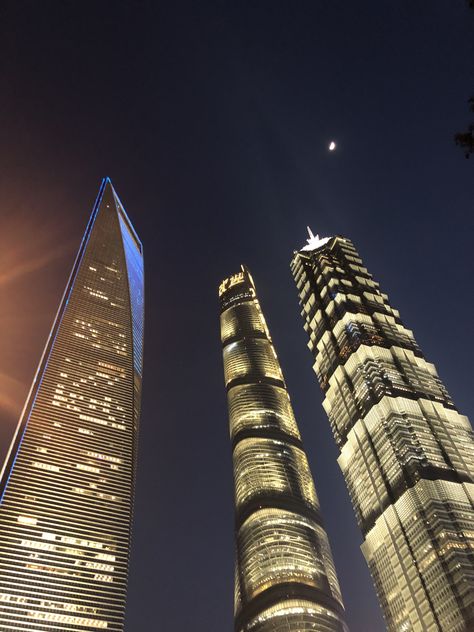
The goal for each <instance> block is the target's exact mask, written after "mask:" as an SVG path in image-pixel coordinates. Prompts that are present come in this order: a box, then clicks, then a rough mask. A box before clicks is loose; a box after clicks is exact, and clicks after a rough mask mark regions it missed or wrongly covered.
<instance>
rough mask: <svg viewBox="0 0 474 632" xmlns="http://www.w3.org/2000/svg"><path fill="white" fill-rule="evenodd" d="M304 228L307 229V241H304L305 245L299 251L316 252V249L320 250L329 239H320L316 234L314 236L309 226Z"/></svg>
mask: <svg viewBox="0 0 474 632" xmlns="http://www.w3.org/2000/svg"><path fill="white" fill-rule="evenodd" d="M306 228H307V229H308V235H309V239H307V240H306V242H307V245H306V246H303V248H302V249H301V250H316V248H321V246H324V244H325V243H327V242H328V241H329V240H330V239H331V238H330V237H320V236H319V235H318V234H316V235H314V234H313V231H312V230H311V228H310V227H309V226H306Z"/></svg>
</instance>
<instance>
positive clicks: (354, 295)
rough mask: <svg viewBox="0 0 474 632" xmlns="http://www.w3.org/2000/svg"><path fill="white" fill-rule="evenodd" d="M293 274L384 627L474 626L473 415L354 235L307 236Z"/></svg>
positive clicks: (400, 631) (431, 631) (458, 630)
mask: <svg viewBox="0 0 474 632" xmlns="http://www.w3.org/2000/svg"><path fill="white" fill-rule="evenodd" d="M291 269H292V272H293V275H294V278H295V281H296V285H297V286H298V290H299V295H300V303H301V305H302V308H303V309H302V315H303V317H304V319H305V329H306V331H307V333H308V335H309V348H310V349H311V351H312V352H313V354H314V356H315V363H314V370H315V372H316V375H317V377H318V379H319V382H320V384H321V388H322V390H323V392H324V403H323V406H324V409H325V411H326V413H327V414H328V417H329V421H330V424H331V427H332V430H333V433H334V437H335V439H336V442H337V445H338V446H339V449H340V456H339V459H338V460H339V465H340V467H341V469H342V472H343V474H344V477H345V479H346V483H347V487H348V489H349V493H350V496H351V499H352V503H353V506H354V509H355V512H356V516H357V520H358V522H359V525H360V528H361V530H362V534H363V537H364V542H363V544H362V551H363V554H364V556H365V558H366V561H367V564H368V566H369V568H370V571H371V573H372V577H373V580H374V584H375V588H376V591H377V594H378V597H379V600H380V603H381V606H382V609H383V612H384V616H385V620H386V622H387V626H388V629H389V630H390V631H391V632H392V631H393V632H405V631H414V632H421V631H423V632H435V631H437V632H438V631H443V632H448V631H449V632H467V631H468V630H474V509H473V501H474V484H473V476H474V442H473V435H472V429H471V426H470V424H469V421H468V419H467V418H466V417H464V416H463V415H461V414H459V413H458V411H457V410H456V408H455V407H454V405H453V403H452V401H451V399H450V397H449V395H448V393H447V391H446V388H445V387H444V386H443V384H442V382H441V381H440V379H439V377H438V375H437V373H436V369H435V367H434V366H433V364H430V363H429V362H427V361H426V360H425V359H424V357H423V355H422V353H421V351H420V349H419V347H418V345H417V344H416V342H415V339H414V337H413V334H412V332H411V331H410V330H409V329H407V328H406V327H405V326H404V325H403V323H402V321H401V320H400V315H399V313H398V311H397V310H396V309H393V308H392V307H391V306H390V304H389V302H388V297H387V295H386V294H383V293H382V292H381V291H380V289H379V285H378V283H376V282H375V281H373V279H372V277H371V275H370V274H369V273H368V272H367V269H366V268H365V267H364V266H363V263H362V261H361V259H360V257H359V255H358V254H357V252H356V251H355V249H354V246H353V245H352V243H351V242H350V241H349V239H346V238H344V237H333V238H324V239H320V238H319V237H317V236H316V237H314V236H313V235H312V234H311V232H310V239H309V240H308V245H307V246H305V247H304V248H302V250H300V251H299V252H297V253H295V255H294V257H293V260H292V263H291ZM432 314H433V311H432V310H430V313H429V315H428V314H427V317H428V316H429V317H430V318H431V317H432Z"/></svg>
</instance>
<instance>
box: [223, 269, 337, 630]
mask: <svg viewBox="0 0 474 632" xmlns="http://www.w3.org/2000/svg"><path fill="white" fill-rule="evenodd" d="M219 295H220V304H221V338H222V344H223V356H224V375H225V384H226V387H227V397H228V406H229V417H230V435H231V440H232V449H233V463H234V483H235V504H236V525H235V529H236V556H237V559H236V579H235V629H236V632H304V631H306V630H307V631H309V630H311V631H314V632H336V631H337V632H344V631H346V630H347V628H346V626H345V624H344V612H343V606H342V600H341V595H340V591H339V585H338V581H337V577H336V572H335V570H334V563H333V559H332V555H331V550H330V548H329V542H328V538H327V535H326V532H325V530H324V527H323V524H322V521H321V513H320V508H319V503H318V499H317V496H316V491H315V489H314V483H313V479H312V477H311V472H310V470H309V467H308V461H307V459H306V454H305V452H304V451H303V446H302V443H301V437H300V434H299V431H298V427H297V425H296V421H295V418H294V415H293V409H292V407H291V403H290V398H289V396H288V392H287V390H286V385H285V381H284V379H283V375H282V372H281V369H280V365H279V363H278V359H277V356H276V354H275V349H274V347H273V344H272V340H271V338H270V334H269V331H268V328H267V325H266V323H265V319H264V317H263V314H262V311H261V309H260V304H259V302H258V299H257V296H256V293H255V286H254V284H253V281H252V277H251V276H250V273H249V272H248V270H247V269H246V268H242V270H241V271H240V272H238V273H237V274H234V275H233V276H231V277H229V278H228V279H225V280H224V281H223V282H222V284H221V286H220V289H219Z"/></svg>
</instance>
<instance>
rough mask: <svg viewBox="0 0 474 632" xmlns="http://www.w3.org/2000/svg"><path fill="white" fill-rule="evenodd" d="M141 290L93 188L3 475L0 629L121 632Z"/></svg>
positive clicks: (139, 269) (112, 209)
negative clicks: (83, 228) (76, 250)
mask: <svg viewBox="0 0 474 632" xmlns="http://www.w3.org/2000/svg"><path fill="white" fill-rule="evenodd" d="M143 289H144V288H143V253H142V246H141V243H140V241H139V239H138V237H137V235H136V233H135V231H134V230H133V227H132V225H131V224H130V221H129V219H128V217H127V215H126V213H125V211H124V209H123V207H122V205H121V203H120V201H119V199H118V197H117V195H116V193H115V191H114V189H113V187H112V185H111V183H110V181H109V180H108V179H107V180H104V182H103V183H102V186H101V189H100V192H99V196H98V198H97V201H96V204H95V207H94V210H93V212H92V216H91V219H90V222H89V224H88V227H87V230H86V233H85V235H84V239H83V241H82V244H81V247H80V250H79V253H78V256H77V259H76V262H75V264H74V267H73V270H72V273H71V276H70V279H69V282H68V285H67V287H66V290H65V293H64V296H63V299H62V301H61V304H60V307H59V310H58V313H57V316H56V320H55V322H54V325H53V328H52V331H51V334H50V337H49V339H48V341H47V344H46V348H45V350H44V353H43V357H42V359H41V361H40V365H39V368H38V371H37V374H36V377H35V379H34V382H33V385H32V387H31V390H30V393H29V396H28V399H27V402H26V404H25V408H24V410H23V413H22V416H21V419H20V422H19V425H18V428H17V431H16V434H15V437H14V439H13V442H12V445H11V448H10V452H9V454H8V456H7V459H6V462H5V465H4V468H3V471H2V476H1V494H2V496H1V503H0V532H1V534H2V538H1V543H0V630H3V631H5V632H6V631H12V630H25V631H26V630H35V632H39V631H41V630H45V631H46V630H61V631H66V630H89V631H91V630H110V631H111V632H112V631H117V632H119V631H122V630H123V625H124V610H125V599H126V588H127V571H128V557H129V549H130V532H131V521H132V502H133V492H134V483H135V471H136V450H137V434H138V421H139V413H140V396H141V376H142V357H143V317H144V312H143V309H144V304H143Z"/></svg>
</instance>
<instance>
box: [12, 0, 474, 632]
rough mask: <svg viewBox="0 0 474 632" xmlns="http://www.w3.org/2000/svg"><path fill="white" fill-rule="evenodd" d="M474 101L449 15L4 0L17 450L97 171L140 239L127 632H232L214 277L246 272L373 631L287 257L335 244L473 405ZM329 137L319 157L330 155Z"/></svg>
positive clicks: (342, 573)
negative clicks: (141, 307)
mask: <svg viewBox="0 0 474 632" xmlns="http://www.w3.org/2000/svg"><path fill="white" fill-rule="evenodd" d="M472 92H474V11H469V9H468V8H467V3H466V2H465V1H464V0H399V1H397V2H387V1H381V0H361V1H360V2H347V1H344V0H310V1H306V0H293V1H292V2H291V1H279V0H272V1H269V0H253V1H250V0H249V1H247V0H243V1H235V2H230V1H227V2H224V1H221V2H219V1H218V0H216V1H215V2H212V1H209V0H200V1H198V0H195V1H188V2H181V1H179V0H178V1H175V2H171V1H169V2H163V1H161V0H157V1H155V2H138V1H137V2H123V1H119V0H116V1H114V2H100V1H99V0H97V1H95V2H72V1H68V0H63V1H61V2H59V1H58V2H49V1H47V0H41V2H40V1H34V0H33V1H23V0H3V2H2V3H1V4H0V218H1V224H0V325H1V327H0V350H1V353H0V422H1V423H0V431H1V437H0V438H1V440H2V445H3V449H4V450H5V449H6V446H7V444H8V442H9V440H10V438H11V435H12V433H13V429H14V426H15V423H16V420H17V418H18V414H19V411H20V408H21V406H22V404H23V401H24V398H25V396H26V392H27V389H28V388H29V385H30V383H31V380H32V377H33V374H34V371H35V368H36V365H37V363H38V360H39V357H40V354H41V351H42V348H43V345H44V343H45V340H46V336H47V334H48V331H49V328H50V326H51V322H52V319H53V317H54V314H55V311H56V309H57V306H58V303H59V300H60V297H61V293H62V290H63V288H64V285H65V283H66V280H67V276H68V274H69V271H70V267H71V265H72V262H73V258H74V255H75V252H76V251H77V248H78V246H79V242H80V239H81V236H82V233H83V231H84V229H85V226H86V222H87V219H88V216H89V213H90V211H91V208H92V204H93V202H94V199H95V196H96V194H97V190H98V187H99V184H100V181H101V178H102V177H103V176H106V175H107V176H110V177H111V178H112V181H113V184H114V186H115V188H116V190H117V192H118V194H119V196H120V197H121V199H122V202H123V204H124V206H125V208H126V209H127V212H128V214H129V215H130V217H131V219H132V221H133V223H134V225H135V227H136V229H137V232H138V233H139V235H140V236H141V239H142V241H143V244H144V249H145V266H146V297H147V306H146V335H145V376H144V377H145V381H144V393H143V412H142V423H141V437H140V454H139V472H138V486H137V496H136V512H135V529H134V543H133V550H132V563H131V575H130V587H129V599H128V611H127V624H126V631H127V632H148V631H150V630H157V631H158V632H161V631H163V632H165V631H168V630H176V631H181V630H183V631H184V630H193V632H221V631H223V632H230V631H231V630H232V622H233V613H232V593H233V484H232V469H231V454H230V442H229V438H228V420H227V408H226V400H225V390H224V384H223V373H222V363H221V350H220V342H219V324H218V303H217V286H218V284H219V282H220V281H221V279H222V278H223V277H225V276H227V275H229V274H231V273H233V272H235V271H237V269H238V268H239V266H240V264H241V263H245V264H247V265H248V266H249V268H250V270H251V271H252V273H253V276H254V279H255V282H256V285H257V290H258V292H259V297H260V300H261V304H262V308H263V310H264V313H265V315H266V318H267V321H268V324H269V327H270V331H271V333H272V335H273V339H274V343H275V345H276V349H277V352H278V354H279V358H280V361H281V364H282V368H283V371H284V373H285V376H286V379H287V382H288V387H289V390H290V394H291V396H292V401H293V404H294V408H295V413H296V416H297V419H298V421H299V425H300V429H301V432H302V435H303V440H304V443H305V447H306V449H307V452H308V455H309V459H310V464H311V467H312V471H313V474H314V476H315V481H316V487H317V490H318V493H319V496H320V499H321V504H322V510H323V514H324V517H325V521H326V526H327V530H328V533H329V537H330V540H331V543H332V547H333V552H334V557H335V562H336V567H337V570H338V573H339V578H340V581H341V585H342V590H343V595H344V598H345V604H346V608H347V618H348V622H349V624H350V626H351V630H352V632H379V631H382V630H383V629H384V625H383V622H382V618H381V614H380V610H379V606H378V603H377V600H376V598H375V593H374V590H373V587H372V583H371V580H370V577H369V574H368V571H367V569H366V566H365V562H364V560H363V557H362V554H361V553H360V551H359V545H360V542H361V536H360V534H359V531H358V529H357V527H356V523H355V517H354V515H353V512H352V508H351V505H350V501H349V498H348V494H347V492H346V489H345V485H344V482H343V479H342V475H341V473H340V471H339V468H338V465H337V463H336V457H337V450H336V448H335V445H334V442H333V440H332V436H331V433H330V429H329V423H328V421H327V418H326V416H325V414H324V411H323V409H322V407H321V399H322V398H321V394H320V391H319V386H318V385H317V382H316V379H315V377H314V375H313V373H312V369H311V365H312V358H311V355H310V353H309V351H308V349H307V348H306V334H305V332H304V331H303V321H302V319H301V317H300V315H299V306H298V299H297V293H296V288H295V286H294V283H293V280H292V278H291V274H290V270H289V262H290V259H291V256H292V252H293V250H294V249H296V248H299V247H301V246H302V245H304V242H305V239H306V225H307V224H309V225H310V226H311V227H312V229H313V231H314V232H315V233H316V232H319V233H320V234H322V235H323V236H329V235H334V234H344V235H347V236H348V237H350V238H351V239H352V240H353V241H354V244H355V246H356V248H358V250H359V252H360V254H361V256H362V258H363V259H364V261H365V263H366V264H367V266H368V268H369V271H371V272H372V273H373V274H374V277H375V278H376V280H378V281H379V282H380V283H381V285H382V289H383V291H386V292H387V293H388V294H389V296H390V299H391V301H392V304H393V305H394V306H395V307H397V308H398V309H400V311H401V314H402V318H403V319H404V321H405V323H406V324H407V325H408V327H411V328H413V330H414V332H415V335H416V337H417V340H418V342H419V344H420V345H421V348H422V349H423V350H424V353H425V354H426V356H427V358H428V359H429V360H431V361H433V362H435V364H436V365H437V367H438V369H439V372H440V375H441V377H442V379H443V380H444V381H445V383H446V385H447V387H448V389H449V391H450V393H451V395H452V397H453V399H454V401H455V403H456V404H457V405H458V407H459V409H460V410H461V412H464V413H466V414H468V415H469V414H470V413H471V412H472V410H473V403H474V394H473V389H472V385H471V380H470V377H471V376H470V371H469V370H468V369H469V368H470V364H471V361H472V360H471V358H472V353H473V351H474V349H473V345H472V340H473V337H472V328H471V325H472V311H473V307H474V305H473V298H472V274H473V266H472V238H473V198H474V171H473V169H474V164H473V159H471V160H466V159H465V158H464V156H463V153H462V151H461V150H460V149H459V148H457V147H455V146H454V143H453V135H454V133H455V132H457V131H461V130H463V129H465V128H466V127H467V124H468V122H469V113H468V107H467V99H468V97H469V96H470V95H471V94H472ZM333 139H334V140H335V141H336V142H337V143H338V148H337V150H336V151H335V152H333V153H329V152H328V149H327V147H328V143H329V141H331V140H333Z"/></svg>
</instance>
